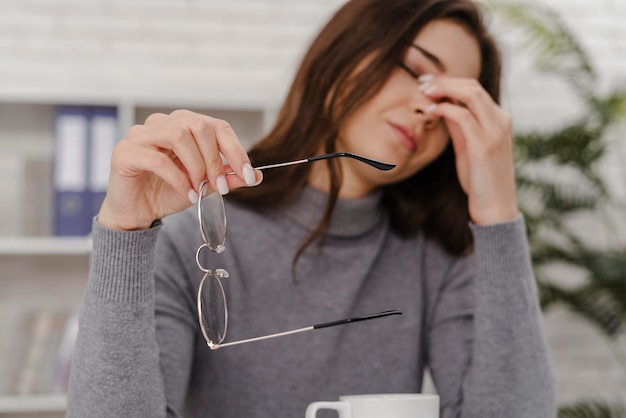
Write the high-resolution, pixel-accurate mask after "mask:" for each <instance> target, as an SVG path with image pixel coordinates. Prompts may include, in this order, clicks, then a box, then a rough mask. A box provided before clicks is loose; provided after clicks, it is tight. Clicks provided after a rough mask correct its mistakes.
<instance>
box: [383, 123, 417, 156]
mask: <svg viewBox="0 0 626 418" xmlns="http://www.w3.org/2000/svg"><path fill="white" fill-rule="evenodd" d="M389 126H391V129H392V130H393V132H394V133H395V134H396V137H397V138H398V139H399V140H400V143H401V144H402V146H404V148H406V149H407V151H409V152H415V150H416V149H417V136H415V133H413V131H411V130H410V129H409V128H407V127H406V126H403V125H398V124H395V123H392V122H389Z"/></svg>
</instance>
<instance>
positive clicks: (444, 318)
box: [428, 216, 556, 418]
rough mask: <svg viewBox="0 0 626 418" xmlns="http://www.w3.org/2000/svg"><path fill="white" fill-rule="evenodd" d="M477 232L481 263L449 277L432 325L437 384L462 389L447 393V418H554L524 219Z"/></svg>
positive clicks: (471, 263) (478, 228) (444, 401)
mask: <svg viewBox="0 0 626 418" xmlns="http://www.w3.org/2000/svg"><path fill="white" fill-rule="evenodd" d="M471 229H472V233H473V235H474V253H473V257H471V258H469V259H467V260H466V261H467V263H459V264H458V265H457V266H455V267H453V268H451V269H450V271H449V272H448V275H447V277H446V278H445V279H444V282H445V283H446V284H445V289H444V290H443V291H442V293H441V296H440V300H439V301H438V304H437V308H436V309H435V314H434V315H433V317H434V319H433V320H432V321H431V330H430V334H431V337H430V338H429V350H428V351H429V355H430V364H431V368H432V369H433V370H431V371H432V373H433V380H434V381H435V384H436V385H437V386H440V385H439V384H438V381H440V382H442V385H441V386H442V387H443V388H445V387H448V388H450V387H452V388H455V392H453V393H444V394H443V395H442V406H443V411H444V413H443V417H444V418H451V417H455V418H456V417H463V418H478V417H504V416H506V417H510V418H515V417H520V418H522V417H538V418H543V417H545V418H551V417H554V416H555V415H556V397H555V388H554V379H553V374H552V368H551V365H550V361H549V356H548V350H547V345H546V342H545V337H544V334H543V328H542V323H541V321H542V319H541V311H540V308H539V303H538V297H537V288H536V283H535V279H534V274H533V270H532V265H531V262H530V253H529V249H528V243H527V240H526V234H525V224H524V221H523V218H522V216H520V217H518V219H516V220H515V221H513V222H509V223H502V224H497V225H490V226H476V225H471ZM463 294H465V295H469V296H465V297H464V296H462V295H463ZM455 381H456V382H457V383H456V384H455V383H454V382H455Z"/></svg>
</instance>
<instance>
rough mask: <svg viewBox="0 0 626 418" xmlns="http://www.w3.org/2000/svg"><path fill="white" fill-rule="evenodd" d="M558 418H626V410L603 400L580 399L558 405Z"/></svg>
mask: <svg viewBox="0 0 626 418" xmlns="http://www.w3.org/2000/svg"><path fill="white" fill-rule="evenodd" d="M558 418H626V412H625V411H624V408H623V407H622V406H620V405H611V404H609V403H607V402H605V401H580V402H577V403H575V404H573V405H568V406H562V407H560V408H559V413H558Z"/></svg>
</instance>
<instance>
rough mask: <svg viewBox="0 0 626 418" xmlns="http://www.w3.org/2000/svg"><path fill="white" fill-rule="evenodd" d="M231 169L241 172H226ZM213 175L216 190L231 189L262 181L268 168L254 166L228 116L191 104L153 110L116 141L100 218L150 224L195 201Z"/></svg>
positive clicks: (130, 226)
mask: <svg viewBox="0 0 626 418" xmlns="http://www.w3.org/2000/svg"><path fill="white" fill-rule="evenodd" d="M220 154H222V155H223V156H224V157H225V158H226V160H227V161H228V164H227V165H224V163H223V160H222V158H221V156H220ZM228 171H234V172H235V175H228V176H227V175H225V174H226V172H228ZM207 179H208V180H209V183H210V185H211V187H212V189H213V190H214V191H218V192H219V193H221V194H226V193H228V191H229V189H232V188H237V187H242V186H252V185H256V184H258V183H260V182H261V180H262V174H261V172H260V171H258V170H253V169H252V167H251V165H250V160H249V158H248V155H247V153H246V151H245V150H244V148H243V147H242V146H241V143H240V142H239V139H238V138H237V135H236V134H235V132H234V131H233V129H232V128H231V126H230V125H229V124H228V122H226V121H224V120H220V119H214V118H211V117H209V116H206V115H201V114H198V113H194V112H191V111H188V110H176V111H174V112H172V113H171V114H169V115H165V114H153V115H151V116H149V117H148V118H147V119H146V121H145V123H144V124H143V125H135V126H133V127H132V128H131V129H130V130H129V131H128V133H127V135H126V137H125V138H123V139H122V140H120V141H119V142H118V144H117V145H116V146H115V148H114V150H113V156H112V159H111V174H110V177H109V184H108V187H107V194H106V197H105V199H104V202H103V203H102V207H101V208H100V213H99V214H98V223H100V224H101V225H104V226H106V227H108V228H112V229H117V230H125V231H129V230H138V229H146V228H148V227H149V226H150V225H151V224H152V222H153V221H154V220H155V219H160V218H162V217H164V216H166V215H170V214H172V213H176V212H179V211H181V210H183V209H185V208H186V207H188V206H189V205H191V204H192V203H194V202H195V201H196V200H197V196H198V194H197V193H198V192H197V188H198V186H199V185H200V183H201V182H202V181H204V180H207Z"/></svg>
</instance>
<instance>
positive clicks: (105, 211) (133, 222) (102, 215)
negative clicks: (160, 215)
mask: <svg viewBox="0 0 626 418" xmlns="http://www.w3.org/2000/svg"><path fill="white" fill-rule="evenodd" d="M96 222H98V223H99V224H100V225H102V226H104V227H106V228H108V229H112V230H115V231H126V232H129V231H142V230H146V229H149V228H152V227H154V226H157V225H160V222H161V221H160V219H154V218H152V217H150V218H147V217H146V218H145V219H142V218H138V217H134V216H131V217H128V216H124V217H120V216H116V215H115V213H114V212H113V211H111V210H110V208H109V207H108V205H107V204H106V200H105V202H103V204H102V207H101V208H100V212H99V213H98V215H97V216H96Z"/></svg>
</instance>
